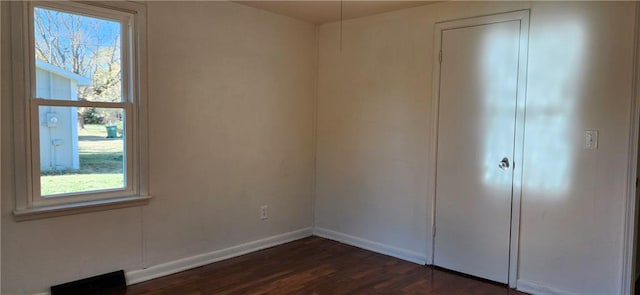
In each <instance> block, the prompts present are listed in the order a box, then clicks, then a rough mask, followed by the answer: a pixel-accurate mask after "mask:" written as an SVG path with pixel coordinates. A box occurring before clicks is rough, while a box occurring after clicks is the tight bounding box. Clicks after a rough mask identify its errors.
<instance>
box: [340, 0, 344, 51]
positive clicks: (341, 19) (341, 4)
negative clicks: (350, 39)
mask: <svg viewBox="0 0 640 295" xmlns="http://www.w3.org/2000/svg"><path fill="white" fill-rule="evenodd" d="M343 2H344V1H343V0H340V52H342V22H343V20H344V18H343V7H342V6H343Z"/></svg>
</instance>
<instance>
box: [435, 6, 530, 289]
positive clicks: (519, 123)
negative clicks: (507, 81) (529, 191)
mask: <svg viewBox="0 0 640 295" xmlns="http://www.w3.org/2000/svg"><path fill="white" fill-rule="evenodd" d="M529 14H530V10H529V9H525V10H518V11H512V12H505V13H499V14H491V15H484V16H478V17H471V18H464V19H456V20H449V21H443V22H438V23H436V24H435V33H434V47H433V59H432V60H433V81H432V82H433V86H432V91H433V93H432V97H433V102H432V111H431V114H432V116H431V118H432V120H431V126H432V130H431V136H430V140H431V141H430V142H431V144H430V147H431V152H430V158H431V162H432V163H434V165H431V167H430V171H429V179H430V182H431V188H432V189H431V196H432V198H431V200H430V201H431V220H430V227H428V228H431V257H430V259H431V260H430V262H431V264H433V261H434V255H435V247H434V245H435V218H436V212H435V210H436V206H435V205H436V203H435V202H436V198H437V196H436V180H437V172H436V171H437V167H438V166H437V165H438V122H439V116H438V113H439V101H440V56H441V55H440V50H441V48H442V33H443V32H444V31H446V30H450V29H457V28H465V27H472V26H479V25H488V24H495V23H502V22H508V21H520V46H519V55H518V82H517V83H518V84H517V91H516V126H515V137H514V138H515V140H514V155H513V167H514V169H513V186H512V197H511V198H512V201H511V233H510V243H509V249H510V250H509V287H510V288H515V287H516V283H517V279H518V253H519V252H518V251H519V250H518V246H519V236H520V202H521V198H522V159H523V148H524V123H525V106H526V104H525V102H526V90H527V88H526V81H527V65H528V59H527V58H528V49H529Z"/></svg>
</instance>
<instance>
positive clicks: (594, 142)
mask: <svg viewBox="0 0 640 295" xmlns="http://www.w3.org/2000/svg"><path fill="white" fill-rule="evenodd" d="M584 148H585V149H588V150H595V149H598V130H585V131H584Z"/></svg>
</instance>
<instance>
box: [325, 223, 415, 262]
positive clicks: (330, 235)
mask: <svg viewBox="0 0 640 295" xmlns="http://www.w3.org/2000/svg"><path fill="white" fill-rule="evenodd" d="M313 234H314V235H316V236H319V237H323V238H327V239H330V240H335V241H338V242H341V243H345V244H349V245H352V246H356V247H358V248H362V249H367V250H369V251H373V252H377V253H380V254H384V255H389V256H392V257H395V258H399V259H402V260H406V261H409V262H413V263H417V264H422V265H424V264H426V262H427V257H426V255H424V254H422V253H418V252H413V251H409V250H406V249H401V248H398V247H394V246H390V245H386V244H382V243H378V242H374V241H370V240H366V239H363V238H358V237H354V236H351V235H348V234H344V233H340V232H336V231H332V230H329V229H325V228H319V227H316V228H314V229H313Z"/></svg>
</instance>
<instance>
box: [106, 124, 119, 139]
mask: <svg viewBox="0 0 640 295" xmlns="http://www.w3.org/2000/svg"><path fill="white" fill-rule="evenodd" d="M117 137H118V126H115V125H113V126H107V138H117Z"/></svg>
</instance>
